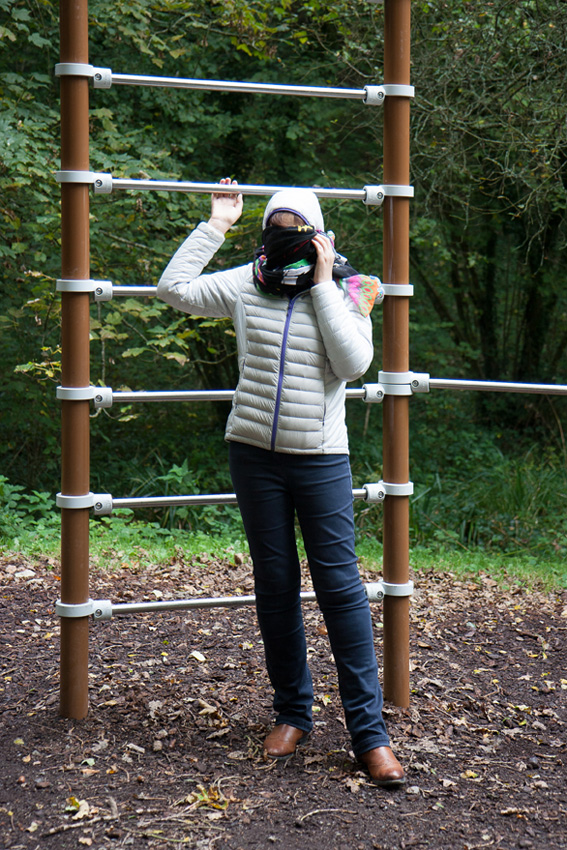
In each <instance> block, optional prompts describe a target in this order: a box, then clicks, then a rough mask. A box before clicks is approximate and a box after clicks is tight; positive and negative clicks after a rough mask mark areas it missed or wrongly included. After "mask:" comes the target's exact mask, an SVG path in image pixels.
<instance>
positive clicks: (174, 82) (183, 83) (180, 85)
mask: <svg viewBox="0 0 567 850" xmlns="http://www.w3.org/2000/svg"><path fill="white" fill-rule="evenodd" d="M112 85H117V86H156V87H160V88H174V89H197V90H200V91H221V92H235V93H242V94H284V95H293V96H295V97H336V98H342V99H346V100H366V97H367V91H366V89H346V88H331V87H328V86H288V85H280V84H277V83H249V82H238V81H233V80H194V79H183V78H181V77H154V76H145V75H140V74H115V73H113V74H112Z"/></svg>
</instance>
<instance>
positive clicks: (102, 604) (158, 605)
mask: <svg viewBox="0 0 567 850" xmlns="http://www.w3.org/2000/svg"><path fill="white" fill-rule="evenodd" d="M364 592H365V593H366V596H367V597H368V601H369V602H381V601H382V600H383V598H384V596H385V595H387V594H393V595H398V594H408V593H409V594H411V593H412V592H413V582H409V584H408V587H398V586H395V585H387V584H385V583H384V582H383V581H375V582H367V583H366V584H365V585H364ZM299 596H300V598H301V601H302V602H316V601H317V595H316V593H315V591H313V590H302V591H301V593H300V594H299ZM90 604H91V606H92V613H93V614H94V618H95V620H110V618H111V617H112V616H114V614H143V613H150V612H153V611H158V612H159V611H187V610H191V609H199V608H242V607H243V606H244V605H255V604H256V597H255V595H253V594H250V595H249V596H200V597H199V596H198V597H194V598H193V599H167V600H161V601H156V602H149V601H148V602H119V603H117V604H116V605H113V603H112V602H111V601H110V600H109V599H99V600H97V601H95V602H93V601H92V600H91V603H90Z"/></svg>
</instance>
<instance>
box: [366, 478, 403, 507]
mask: <svg viewBox="0 0 567 850" xmlns="http://www.w3.org/2000/svg"><path fill="white" fill-rule="evenodd" d="M362 489H363V490H365V491H366V497H365V501H366V502H383V501H384V499H385V498H386V496H411V495H412V494H413V481H407V482H406V483H402V484H399V483H394V482H389V481H376V482H374V483H372V484H363V485H362Z"/></svg>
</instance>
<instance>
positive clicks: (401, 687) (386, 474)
mask: <svg viewBox="0 0 567 850" xmlns="http://www.w3.org/2000/svg"><path fill="white" fill-rule="evenodd" d="M410 24H411V2H410V0H385V4H384V83H397V84H401V85H409V84H410ZM409 126H410V100H409V98H407V97H392V96H389V97H387V98H386V101H385V104H384V172H383V182H384V184H388V183H394V184H399V185H403V186H407V185H409ZM409 203H410V202H409V199H408V198H398V197H392V198H388V197H386V199H385V201H384V263H383V279H384V281H385V282H386V283H393V284H395V283H400V284H407V283H409ZM382 362H383V366H382V368H383V370H384V371H385V372H407V371H409V298H407V297H404V296H386V298H385V301H384V330H383V341H382ZM383 425H384V428H383V441H384V448H383V478H384V481H386V482H388V483H403V484H405V483H407V482H408V481H409V399H408V396H393V395H386V396H385V399H384V403H383ZM383 574H384V580H385V581H386V582H392V583H394V584H405V583H406V582H407V581H408V580H409V499H408V497H407V496H386V498H385V501H384V573H383ZM384 697H385V699H387V700H388V701H389V702H392V703H393V704H394V705H397V706H401V707H407V706H408V705H409V598H408V597H393V596H386V597H385V599H384Z"/></svg>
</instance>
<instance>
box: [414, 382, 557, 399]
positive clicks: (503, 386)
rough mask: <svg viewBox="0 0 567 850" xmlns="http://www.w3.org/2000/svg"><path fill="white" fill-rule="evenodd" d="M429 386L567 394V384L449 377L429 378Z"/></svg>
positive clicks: (499, 391)
mask: <svg viewBox="0 0 567 850" xmlns="http://www.w3.org/2000/svg"><path fill="white" fill-rule="evenodd" d="M429 387H430V389H438V390H483V391H485V392H496V393H537V394H540V395H567V386H566V385H563V384H517V383H507V382H503V381H461V380H459V379H450V378H430V379H429Z"/></svg>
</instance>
